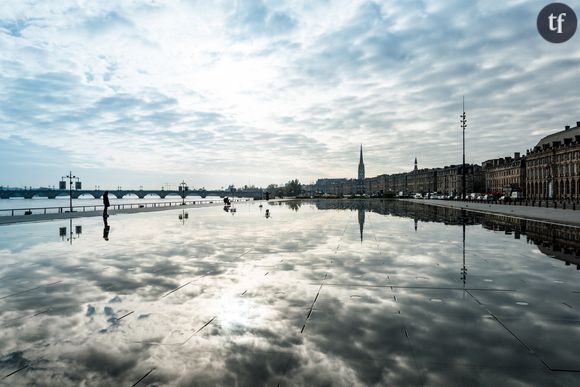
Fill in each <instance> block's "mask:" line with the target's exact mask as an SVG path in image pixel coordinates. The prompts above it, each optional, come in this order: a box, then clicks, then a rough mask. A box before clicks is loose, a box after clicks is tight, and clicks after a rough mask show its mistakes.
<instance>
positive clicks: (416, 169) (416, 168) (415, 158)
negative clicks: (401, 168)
mask: <svg viewBox="0 0 580 387" xmlns="http://www.w3.org/2000/svg"><path fill="white" fill-rule="evenodd" d="M417 169H418V168H417V158H416V157H415V169H414V170H415V171H416V170H417Z"/></svg>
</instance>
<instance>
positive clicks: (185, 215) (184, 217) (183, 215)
mask: <svg viewBox="0 0 580 387" xmlns="http://www.w3.org/2000/svg"><path fill="white" fill-rule="evenodd" d="M178 218H179V221H180V222H181V224H182V225H185V222H186V221H187V220H188V219H189V213H187V212H185V210H181V214H179V215H178Z"/></svg>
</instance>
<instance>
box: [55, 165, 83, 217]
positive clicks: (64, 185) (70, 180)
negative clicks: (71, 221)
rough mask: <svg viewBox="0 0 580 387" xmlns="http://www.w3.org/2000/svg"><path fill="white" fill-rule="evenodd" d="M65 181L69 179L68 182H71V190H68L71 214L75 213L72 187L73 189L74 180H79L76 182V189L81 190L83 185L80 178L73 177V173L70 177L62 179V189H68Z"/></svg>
mask: <svg viewBox="0 0 580 387" xmlns="http://www.w3.org/2000/svg"><path fill="white" fill-rule="evenodd" d="M64 179H68V182H69V188H68V193H69V196H68V198H69V206H70V212H73V209H72V187H73V182H72V179H77V181H76V182H75V189H81V187H82V185H81V182H80V180H79V178H78V177H77V176H73V174H72V172H71V171H69V173H68V175H66V176H63V177H61V181H60V182H59V184H58V186H59V188H60V189H66V181H65V180H64Z"/></svg>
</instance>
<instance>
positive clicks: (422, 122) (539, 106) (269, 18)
mask: <svg viewBox="0 0 580 387" xmlns="http://www.w3.org/2000/svg"><path fill="white" fill-rule="evenodd" d="M546 4H547V2H546V1H521V0H510V1H505V2H499V1H495V0H488V1H464V0H461V1H460V0H455V1H454V0H445V1H431V0H430V1H425V0H422V1H420V0H408V1H401V0H388V1H353V0H345V1H342V0H338V1H307V0H304V1H287V2H283V1H268V0H264V1H251V0H244V1H155V0H149V1H137V0H135V1H88V0H87V1H81V0H78V1H63V0H57V1H46V0H44V1H31V0H27V1H24V0H22V1H21V0H14V1H12V0H8V1H4V2H2V3H1V4H0V66H1V67H0V68H1V70H2V71H1V72H0V165H1V168H0V185H7V184H8V185H53V184H57V182H58V180H59V179H60V177H61V176H62V175H63V174H64V173H65V172H67V171H68V170H69V169H72V170H73V173H75V174H77V175H79V176H81V177H82V180H83V182H84V183H85V186H88V187H91V186H94V185H101V186H108V187H116V186H118V185H122V186H126V187H128V186H134V187H137V186H139V185H144V186H145V187H150V188H156V187H159V186H160V185H161V184H164V183H170V184H172V185H176V184H177V183H179V182H180V181H181V180H182V179H185V180H186V181H187V182H188V183H189V184H190V185H192V186H196V187H199V186H205V187H221V186H227V185H228V184H235V185H243V184H248V183H251V184H256V185H266V184H268V183H282V182H285V181H287V180H289V179H291V178H299V179H300V180H301V181H304V182H310V181H312V180H314V179H316V178H319V177H355V176H356V173H357V163H358V149H359V146H360V144H361V143H362V144H363V146H364V149H365V164H366V171H367V176H374V175H378V174H382V173H395V172H402V171H407V170H409V169H410V168H412V163H413V160H414V158H415V157H418V159H419V164H420V167H434V166H443V165H448V164H452V163H459V162H460V161H461V142H460V140H461V132H460V127H459V114H460V113H461V97H462V95H465V98H466V105H467V114H468V125H469V127H468V132H467V151H468V156H467V160H468V161H469V162H478V163H480V162H481V161H483V160H486V159H489V158H494V157H499V156H505V155H509V154H511V153H513V152H514V151H522V152H525V150H526V149H527V148H530V147H532V146H533V145H534V144H535V143H536V142H537V141H538V140H539V139H540V138H541V136H543V135H545V134H548V133H552V132H554V131H557V130H560V129H563V127H564V125H570V124H575V122H576V121H580V111H579V109H578V108H579V107H580V34H578V33H577V34H576V36H574V37H573V38H572V39H571V40H570V41H568V42H566V43H564V44H559V45H558V44H551V43H548V42H546V41H544V40H543V39H542V38H541V37H540V36H539V34H538V32H537V29H536V17H537V15H538V13H539V11H540V10H541V8H542V7H543V6H544V5H546ZM567 4H568V5H570V6H571V7H572V8H574V9H575V10H576V13H577V14H580V0H574V1H567Z"/></svg>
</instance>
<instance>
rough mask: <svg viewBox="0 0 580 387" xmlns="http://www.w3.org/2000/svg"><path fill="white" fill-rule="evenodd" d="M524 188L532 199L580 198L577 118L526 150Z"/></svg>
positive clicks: (578, 124)
mask: <svg viewBox="0 0 580 387" xmlns="http://www.w3.org/2000/svg"><path fill="white" fill-rule="evenodd" d="M526 159H527V161H526V190H527V192H528V197H529V198H530V199H534V200H547V199H551V200H575V201H578V200H580V121H579V122H576V127H573V128H572V127H570V126H566V127H565V129H564V130H563V131H561V132H558V133H554V134H551V135H549V136H546V137H544V138H542V139H541V140H540V142H538V144H537V145H536V146H535V147H534V148H533V149H530V150H528V151H527V153H526Z"/></svg>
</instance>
